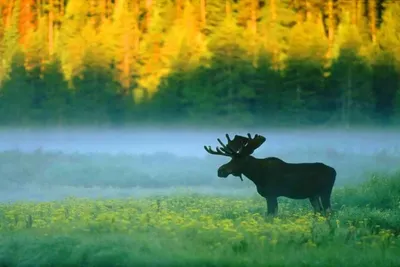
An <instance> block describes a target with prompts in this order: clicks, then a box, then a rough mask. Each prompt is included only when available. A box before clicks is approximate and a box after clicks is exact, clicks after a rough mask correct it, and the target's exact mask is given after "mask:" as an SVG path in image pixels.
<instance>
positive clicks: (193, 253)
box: [0, 175, 400, 267]
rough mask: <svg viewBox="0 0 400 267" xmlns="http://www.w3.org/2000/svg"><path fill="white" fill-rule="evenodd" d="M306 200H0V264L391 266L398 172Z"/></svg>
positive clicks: (399, 210) (398, 215) (399, 246)
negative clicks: (319, 209)
mask: <svg viewBox="0 0 400 267" xmlns="http://www.w3.org/2000/svg"><path fill="white" fill-rule="evenodd" d="M333 207H334V209H335V214H334V215H333V217H332V218H331V219H330V220H328V221H327V220H326V219H325V218H324V217H321V216H317V217H315V216H313V214H312V213H310V210H311V209H310V206H309V204H308V203H307V201H290V200H287V199H281V200H280V216H278V217H277V218H274V219H271V218H265V217H264V212H265V202H264V201H263V200H262V199H261V198H259V197H258V196H256V195H254V196H247V197H244V198H243V197H241V198H238V197H234V196H231V197H229V196H219V197H217V196H203V195H196V194H191V195H184V194H182V195H177V196H169V197H161V196H160V197H148V198H140V199H134V198H131V199H106V200H104V199H103V200H94V199H83V198H69V199H65V200H61V201H53V202H38V203H34V202H14V203H8V204H2V205H1V206H0V236H1V242H0V266H60V267H61V266H398V265H399V264H400V257H399V255H400V237H399V233H400V175H394V176H390V177H384V176H382V177H372V178H371V179H370V180H368V181H366V182H364V183H363V184H362V185H361V186H360V187H342V188H338V189H336V190H335V192H334V196H333Z"/></svg>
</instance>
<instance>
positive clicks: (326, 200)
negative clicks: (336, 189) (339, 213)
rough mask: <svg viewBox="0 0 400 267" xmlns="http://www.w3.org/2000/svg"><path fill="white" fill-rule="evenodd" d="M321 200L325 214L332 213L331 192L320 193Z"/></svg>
mask: <svg viewBox="0 0 400 267" xmlns="http://www.w3.org/2000/svg"><path fill="white" fill-rule="evenodd" d="M321 202H322V207H323V209H324V211H325V214H326V215H329V214H331V213H332V210H331V194H330V193H329V194H322V195H321Z"/></svg>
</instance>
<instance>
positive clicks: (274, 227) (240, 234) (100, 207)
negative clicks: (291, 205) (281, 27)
mask: <svg viewBox="0 0 400 267" xmlns="http://www.w3.org/2000/svg"><path fill="white" fill-rule="evenodd" d="M252 205H253V204H252V203H251V202H250V201H249V200H242V201H231V200H229V199H228V198H227V199H219V198H209V199H205V198H196V197H178V198H172V199H168V200H164V201H160V202H157V201H156V200H154V199H137V200H135V199H126V200H85V199H73V198H71V199H67V200H64V201H60V202H45V203H15V204H1V205H0V233H1V232H7V231H19V230H23V229H26V228H34V229H42V230H43V233H44V234H47V233H49V232H50V231H52V232H71V231H75V230H81V231H87V232H122V233H126V234H132V233H139V232H140V233H146V232H148V231H152V232H158V233H160V234H163V235H165V236H167V237H168V236H169V237H171V238H172V237H174V238H175V237H181V238H186V239H188V240H190V239H193V237H195V238H196V240H197V239H198V240H201V241H204V242H207V244H210V246H211V247H213V248H214V247H218V246H221V245H227V244H228V245H229V244H237V243H238V242H241V241H246V242H251V243H252V244H257V245H260V246H269V247H271V246H278V245H282V244H283V245H287V244H298V245H302V246H305V247H308V248H313V247H317V246H318V245H319V244H320V243H321V242H320V241H319V240H321V238H323V237H324V236H327V235H328V233H329V231H330V227H331V226H330V225H334V227H335V228H336V232H337V233H335V235H336V236H335V239H336V240H339V241H340V240H341V242H347V241H348V240H353V242H354V245H356V246H371V245H372V246H388V247H389V246H390V247H393V246H396V244H397V245H398V244H399V243H398V237H397V236H396V235H394V233H393V232H392V231H390V230H387V229H382V228H378V229H379V231H378V232H377V233H375V234H371V231H365V229H366V228H365V227H366V225H365V224H364V223H360V224H358V225H360V226H354V225H352V224H350V223H346V222H345V221H344V222H340V220H336V224H335V223H333V224H327V219H326V218H325V217H322V216H318V215H314V214H313V213H312V212H293V211H288V212H287V213H285V212H282V215H281V216H279V217H277V218H273V219H271V218H264V216H263V215H261V214H259V213H251V212H249V211H248V208H249V207H251V206H252ZM282 206H284V205H282ZM339 226H340V227H339ZM359 227H364V228H363V229H364V230H363V229H361V228H359ZM340 231H342V232H340ZM345 240H346V241H345Z"/></svg>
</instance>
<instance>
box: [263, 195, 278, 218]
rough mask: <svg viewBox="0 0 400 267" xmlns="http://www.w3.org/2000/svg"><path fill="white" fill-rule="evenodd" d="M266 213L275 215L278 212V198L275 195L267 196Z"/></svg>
mask: <svg viewBox="0 0 400 267" xmlns="http://www.w3.org/2000/svg"><path fill="white" fill-rule="evenodd" d="M265 199H266V200H267V215H268V216H275V215H277V214H278V198H276V197H267V198H265Z"/></svg>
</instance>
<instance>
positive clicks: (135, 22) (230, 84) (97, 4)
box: [0, 0, 400, 127]
mask: <svg viewBox="0 0 400 267" xmlns="http://www.w3.org/2000/svg"><path fill="white" fill-rule="evenodd" d="M399 32H400V2H399V1H389V0H369V1H367V0H240V1H239V0H157V1H154V0H96V1H94V0H87V1H81V0H9V1H0V58H1V62H0V123H1V124H2V125H79V124H92V125H104V124H106V125H109V124H112V125H127V124H137V123H145V122H148V123H161V122H162V123H179V122H180V123H189V122H191V123H196V124H203V123H204V124H213V125H215V124H221V125H222V124H228V125H255V124H257V125H263V124H264V125H287V126H289V125H290V126H293V125H297V126H304V125H345V126H347V127H350V126H352V125H359V124H366V125H372V124H380V125H398V124H399V123H400V90H399V87H400V84H399V78H400V75H399V74H400V68H399V67H400V49H399V48H400V37H399V35H398V33H399Z"/></svg>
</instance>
